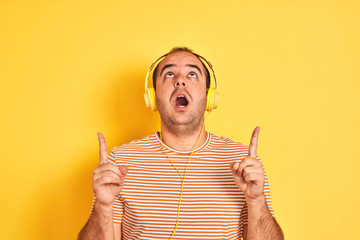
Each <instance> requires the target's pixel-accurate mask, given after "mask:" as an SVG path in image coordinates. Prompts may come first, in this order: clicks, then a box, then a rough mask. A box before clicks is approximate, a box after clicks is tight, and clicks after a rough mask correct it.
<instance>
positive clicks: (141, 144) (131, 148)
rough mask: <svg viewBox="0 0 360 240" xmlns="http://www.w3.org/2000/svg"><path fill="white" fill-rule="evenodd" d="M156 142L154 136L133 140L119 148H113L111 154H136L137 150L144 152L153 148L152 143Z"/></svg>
mask: <svg viewBox="0 0 360 240" xmlns="http://www.w3.org/2000/svg"><path fill="white" fill-rule="evenodd" d="M156 142H157V138H156V134H155V133H153V134H151V135H148V136H145V137H143V138H141V139H137V140H133V141H131V142H129V143H125V144H123V145H121V146H117V147H114V148H113V149H112V150H111V152H112V153H113V154H115V155H116V154H122V153H126V152H137V151H139V150H141V151H146V150H147V149H148V150H151V149H153V148H154V145H155V144H154V143H156Z"/></svg>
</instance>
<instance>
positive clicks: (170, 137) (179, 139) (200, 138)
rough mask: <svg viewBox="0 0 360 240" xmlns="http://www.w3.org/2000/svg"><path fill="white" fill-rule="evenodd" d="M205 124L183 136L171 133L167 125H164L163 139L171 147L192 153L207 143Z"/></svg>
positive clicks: (162, 129)
mask: <svg viewBox="0 0 360 240" xmlns="http://www.w3.org/2000/svg"><path fill="white" fill-rule="evenodd" d="M203 124H205V123H204V122H202V124H201V125H200V126H199V127H198V128H196V129H195V130H194V131H191V132H187V133H186V134H181V131H180V132H174V131H170V129H168V128H167V127H166V125H162V128H161V138H162V141H163V143H165V144H166V145H168V146H169V147H171V148H173V149H175V150H179V151H192V150H194V149H195V148H197V147H199V146H201V145H203V144H204V143H205V141H206V136H207V134H206V131H205V126H204V127H203Z"/></svg>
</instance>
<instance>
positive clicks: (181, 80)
mask: <svg viewBox="0 0 360 240" xmlns="http://www.w3.org/2000/svg"><path fill="white" fill-rule="evenodd" d="M175 87H176V88H178V87H185V81H184V78H183V77H178V78H176V80H175Z"/></svg>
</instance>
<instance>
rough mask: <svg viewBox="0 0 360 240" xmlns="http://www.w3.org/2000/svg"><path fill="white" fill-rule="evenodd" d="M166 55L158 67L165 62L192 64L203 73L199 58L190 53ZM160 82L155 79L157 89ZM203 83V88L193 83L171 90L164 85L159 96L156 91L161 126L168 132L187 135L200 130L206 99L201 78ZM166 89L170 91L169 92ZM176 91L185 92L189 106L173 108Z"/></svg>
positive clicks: (204, 81) (204, 87) (204, 80)
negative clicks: (186, 107) (182, 108)
mask: <svg viewBox="0 0 360 240" xmlns="http://www.w3.org/2000/svg"><path fill="white" fill-rule="evenodd" d="M168 56H169V57H167V58H168V59H166V58H165V59H164V60H163V61H164V62H163V63H162V64H161V63H160V64H159V69H161V67H163V66H165V65H166V64H178V65H179V66H180V65H181V66H184V65H188V64H192V65H196V66H199V69H201V73H202V75H204V73H205V70H204V68H203V66H202V63H201V62H200V60H199V59H198V58H197V57H196V56H194V55H193V54H191V53H187V52H174V53H171V54H170V55H168ZM160 65H161V66H160ZM157 78H160V74H159V75H158V76H157ZM160 82H161V81H160ZM160 82H158V81H157V90H159V91H160V88H161V85H160ZM203 85H204V86H203V88H202V87H200V88H199V85H197V84H195V85H194V86H192V85H190V86H186V87H178V88H174V89H172V90H170V89H167V87H171V86H169V85H167V86H166V87H165V86H164V87H165V88H162V89H161V92H162V93H161V94H160V95H162V97H160V98H159V96H158V92H157V94H156V104H157V107H158V110H159V113H160V117H161V123H162V125H163V127H165V128H166V129H167V130H168V131H169V132H171V133H172V134H174V135H176V136H188V135H192V134H194V133H195V132H196V131H200V130H201V128H202V124H203V121H204V112H205V109H206V101H207V98H206V79H203ZM189 87H190V88H189ZM193 87H195V88H193ZM188 90H189V91H190V92H189V91H188ZM168 91H172V92H171V93H169V92H168ZM166 92H168V94H166ZM177 92H183V93H185V94H187V97H188V98H190V99H189V100H190V108H188V109H184V110H181V109H175V108H174V106H173V103H172V102H171V101H172V99H173V96H175V95H176V93H177ZM164 93H165V95H164Z"/></svg>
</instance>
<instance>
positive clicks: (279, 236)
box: [246, 198, 284, 240]
mask: <svg viewBox="0 0 360 240" xmlns="http://www.w3.org/2000/svg"><path fill="white" fill-rule="evenodd" d="M247 207H248V226H247V227H248V229H247V238H246V239H247V240H283V239H284V234H283V232H282V230H281V228H280V226H279V224H278V223H277V222H276V220H275V218H274V217H273V216H272V215H271V214H270V211H269V209H268V207H267V205H266V202H265V198H261V199H259V200H256V201H247Z"/></svg>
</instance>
